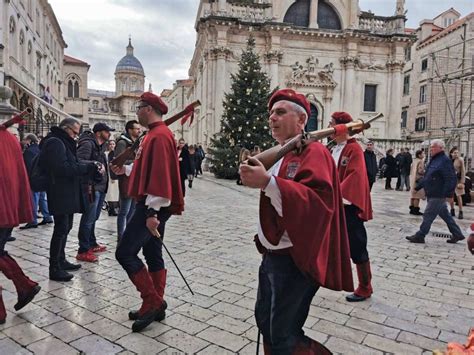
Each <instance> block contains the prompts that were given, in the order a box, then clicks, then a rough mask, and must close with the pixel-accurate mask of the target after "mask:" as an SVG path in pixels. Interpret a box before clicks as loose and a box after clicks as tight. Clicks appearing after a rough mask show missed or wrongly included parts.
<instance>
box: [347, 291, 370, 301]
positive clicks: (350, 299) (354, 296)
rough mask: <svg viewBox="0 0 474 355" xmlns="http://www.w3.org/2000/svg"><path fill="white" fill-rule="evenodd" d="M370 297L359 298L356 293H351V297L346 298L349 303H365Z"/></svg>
mask: <svg viewBox="0 0 474 355" xmlns="http://www.w3.org/2000/svg"><path fill="white" fill-rule="evenodd" d="M367 298H369V297H364V296H359V295H356V294H355V293H351V294H350V295H347V296H346V301H347V302H362V301H365V300H366V299H367Z"/></svg>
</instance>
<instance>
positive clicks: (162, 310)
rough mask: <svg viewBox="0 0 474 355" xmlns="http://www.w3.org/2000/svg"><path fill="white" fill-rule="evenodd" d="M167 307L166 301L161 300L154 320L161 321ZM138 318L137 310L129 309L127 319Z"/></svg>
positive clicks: (164, 316)
mask: <svg viewBox="0 0 474 355" xmlns="http://www.w3.org/2000/svg"><path fill="white" fill-rule="evenodd" d="M167 308H168V304H167V303H166V301H163V304H162V305H161V307H160V309H159V310H158V313H157V314H156V316H155V321H157V322H161V321H162V320H163V319H165V318H166V309H167ZM138 318H139V316H138V311H130V312H128V319H130V320H137V319H138Z"/></svg>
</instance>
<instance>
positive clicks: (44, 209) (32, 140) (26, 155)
mask: <svg viewBox="0 0 474 355" xmlns="http://www.w3.org/2000/svg"><path fill="white" fill-rule="evenodd" d="M24 142H25V145H26V149H25V151H24V152H23V160H24V161H25V166H26V171H27V172H28V176H31V170H32V168H33V163H34V160H35V157H37V156H38V155H39V153H40V149H39V145H38V138H37V137H36V136H35V135H34V134H33V133H30V134H27V135H26V137H25V139H24ZM32 194H33V220H32V221H31V222H30V223H27V224H25V225H24V226H22V227H20V229H30V228H38V226H42V225H45V224H50V223H53V216H51V215H50V214H49V210H48V201H47V198H46V191H32ZM38 207H39V210H40V211H41V214H42V216H43V220H42V221H41V222H40V223H38Z"/></svg>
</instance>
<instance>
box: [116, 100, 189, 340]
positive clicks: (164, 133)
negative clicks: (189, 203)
mask: <svg viewBox="0 0 474 355" xmlns="http://www.w3.org/2000/svg"><path fill="white" fill-rule="evenodd" d="M167 112H168V107H167V106H166V104H165V103H164V102H163V101H162V100H161V98H160V97H159V96H156V95H154V94H152V93H151V92H145V93H144V94H142V95H141V96H140V102H139V103H138V106H137V116H138V121H139V122H140V124H141V125H142V126H144V127H147V128H148V129H149V132H148V134H147V135H146V136H145V138H143V140H142V141H141V143H140V147H139V148H138V151H137V154H136V157H135V161H134V163H133V164H131V165H125V166H124V167H122V168H118V167H116V166H112V167H111V169H112V171H113V172H114V173H115V174H117V175H123V174H124V173H125V174H127V175H129V176H130V179H129V182H128V195H129V196H130V197H132V198H134V199H135V200H136V207H135V212H134V214H133V216H132V218H131V219H130V221H129V222H128V224H127V227H126V228H125V232H124V233H123V235H122V238H121V239H120V241H119V244H118V246H117V251H116V253H115V257H116V259H117V261H118V262H119V263H120V265H122V267H123V268H124V269H125V271H126V272H127V274H128V276H129V277H130V280H131V281H132V282H133V284H134V285H135V286H136V288H137V290H138V291H139V292H140V295H141V297H142V299H143V303H142V306H141V308H140V309H139V310H138V311H131V312H130V313H129V314H128V316H129V319H131V320H135V322H134V323H133V325H132V330H133V331H134V332H139V331H141V330H142V329H144V328H146V327H147V326H148V325H149V324H151V323H152V322H153V321H154V320H162V319H164V318H165V310H166V307H167V305H166V302H165V301H164V299H163V297H164V292H165V285H166V269H165V265H164V261H163V256H162V247H163V244H162V242H161V238H163V237H164V233H165V224H166V221H167V220H168V219H169V218H170V216H171V215H174V214H181V212H182V211H183V210H184V200H183V193H182V191H181V185H180V177H179V167H178V156H177V154H176V145H175V141H174V137H173V133H172V132H171V131H170V129H169V128H168V127H167V126H166V124H165V122H163V118H162V116H163V115H164V114H166V113H167ZM141 249H143V255H144V256H145V260H146V263H147V265H148V269H147V267H146V266H145V265H144V264H143V262H142V261H141V260H140V258H139V257H138V253H139V252H140V250H141Z"/></svg>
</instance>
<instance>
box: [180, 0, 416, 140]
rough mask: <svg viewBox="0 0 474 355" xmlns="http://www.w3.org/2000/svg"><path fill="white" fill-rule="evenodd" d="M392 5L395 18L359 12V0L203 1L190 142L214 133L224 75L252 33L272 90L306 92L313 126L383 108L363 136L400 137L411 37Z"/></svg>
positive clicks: (192, 72) (400, 5)
mask: <svg viewBox="0 0 474 355" xmlns="http://www.w3.org/2000/svg"><path fill="white" fill-rule="evenodd" d="M393 6H394V8H396V9H395V14H394V16H391V17H381V16H376V15H374V14H372V13H370V12H363V11H360V10H359V3H358V0H347V1H342V0H298V1H294V0H272V1H270V0H258V1H257V0H255V1H242V0H218V1H209V0H208V1H206V0H201V1H200V4H199V9H198V14H197V18H196V24H195V28H196V31H197V41H196V48H195V52H194V56H193V59H192V62H191V66H190V69H189V76H190V78H192V80H193V86H192V87H191V88H190V93H189V100H188V102H190V101H193V100H196V99H199V100H200V101H201V103H202V106H201V108H200V109H199V111H198V112H197V117H196V119H195V123H194V124H193V125H192V127H191V130H190V132H189V141H191V142H194V143H196V142H202V143H203V144H204V145H207V144H209V141H210V138H211V137H212V135H213V134H214V133H215V132H218V131H219V129H220V119H221V116H222V113H223V106H222V101H223V99H224V93H225V92H227V91H229V89H230V84H231V83H230V74H231V73H235V72H236V71H237V64H238V61H239V59H240V55H241V53H242V50H243V48H244V46H245V43H246V39H247V38H248V37H249V36H250V35H253V36H254V37H255V39H256V50H257V52H258V54H259V55H260V58H261V61H262V65H263V68H264V70H266V72H267V73H268V75H269V77H270V79H271V84H272V88H275V87H277V86H279V87H291V88H294V89H296V90H298V91H300V92H303V93H304V94H306V96H307V97H308V99H309V101H310V102H311V106H312V115H311V117H310V120H311V122H312V124H311V125H312V126H313V127H315V128H321V127H326V126H327V124H328V122H329V119H330V114H331V113H332V112H334V111H340V110H344V111H347V112H349V113H350V114H351V115H353V116H354V117H360V118H367V117H369V116H371V115H372V114H373V113H374V112H382V113H383V114H384V115H385V117H384V118H383V119H380V120H379V121H377V122H375V123H374V124H373V126H372V127H373V128H371V129H370V130H369V131H368V132H367V133H366V135H367V136H369V137H374V138H389V139H399V138H400V116H401V92H402V83H403V82H402V78H403V77H402V70H403V67H404V64H405V61H404V52H405V47H407V46H408V45H409V44H410V43H411V42H412V40H413V38H412V36H410V35H408V34H406V33H405V26H404V23H405V16H404V1H403V0H397V1H393Z"/></svg>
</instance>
